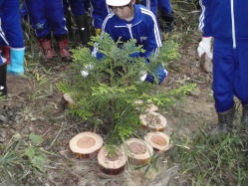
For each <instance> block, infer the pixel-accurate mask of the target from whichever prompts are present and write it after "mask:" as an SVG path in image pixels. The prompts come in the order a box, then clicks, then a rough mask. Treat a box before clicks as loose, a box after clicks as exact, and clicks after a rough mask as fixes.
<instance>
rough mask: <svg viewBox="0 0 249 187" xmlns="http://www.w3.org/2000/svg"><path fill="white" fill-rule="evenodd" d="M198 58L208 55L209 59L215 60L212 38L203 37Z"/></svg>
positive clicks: (198, 49) (198, 50)
mask: <svg viewBox="0 0 249 187" xmlns="http://www.w3.org/2000/svg"><path fill="white" fill-rule="evenodd" d="M197 52H198V56H199V57H201V56H202V55H204V54H206V55H207V56H208V58H210V59H213V51H212V37H203V38H202V40H201V41H200V43H199V46H198V48H197Z"/></svg>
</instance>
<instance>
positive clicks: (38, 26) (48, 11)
mask: <svg viewBox="0 0 249 187" xmlns="http://www.w3.org/2000/svg"><path fill="white" fill-rule="evenodd" d="M25 1H26V5H27V9H28V13H29V16H30V21H31V24H32V26H33V28H34V29H35V31H36V35H37V37H38V38H43V37H46V36H48V35H50V33H51V32H53V34H54V35H55V36H61V35H66V34H67V33H68V30H67V28H66V19H65V18H64V12H63V2H62V1H61V0H25Z"/></svg>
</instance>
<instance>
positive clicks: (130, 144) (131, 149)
mask: <svg viewBox="0 0 249 187" xmlns="http://www.w3.org/2000/svg"><path fill="white" fill-rule="evenodd" d="M124 147H125V149H126V150H127V155H128V158H129V161H130V162H131V163H132V164H134V165H143V164H147V163H149V162H150V160H151V157H152V156H153V148H152V147H151V146H150V145H149V144H148V143H147V142H145V141H143V140H140V139H137V138H131V139H128V140H127V141H126V142H125V143H124Z"/></svg>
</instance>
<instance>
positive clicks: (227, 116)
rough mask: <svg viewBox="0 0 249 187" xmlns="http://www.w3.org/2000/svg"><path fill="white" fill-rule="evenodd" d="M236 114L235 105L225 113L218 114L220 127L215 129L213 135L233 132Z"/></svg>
mask: <svg viewBox="0 0 249 187" xmlns="http://www.w3.org/2000/svg"><path fill="white" fill-rule="evenodd" d="M234 114H235V105H234V106H233V107H232V108H230V109H229V110H227V111H225V112H218V126H217V127H216V128H214V129H213V130H212V132H211V135H216V134H223V133H227V132H229V131H231V130H232V128H233V120H234Z"/></svg>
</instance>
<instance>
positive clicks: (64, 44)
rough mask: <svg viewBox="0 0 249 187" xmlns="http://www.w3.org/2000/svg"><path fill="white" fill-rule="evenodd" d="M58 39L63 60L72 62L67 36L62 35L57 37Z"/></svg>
mask: <svg viewBox="0 0 249 187" xmlns="http://www.w3.org/2000/svg"><path fill="white" fill-rule="evenodd" d="M56 40H57V41H58V45H59V49H60V56H61V59H62V61H64V62H71V61H72V58H71V54H70V53H69V50H68V39H67V36H60V37H56Z"/></svg>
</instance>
